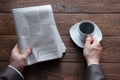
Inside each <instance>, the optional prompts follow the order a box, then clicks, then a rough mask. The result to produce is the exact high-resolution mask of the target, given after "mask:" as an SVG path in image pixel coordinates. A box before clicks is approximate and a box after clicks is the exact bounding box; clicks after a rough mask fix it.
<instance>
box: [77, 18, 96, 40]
mask: <svg viewBox="0 0 120 80" xmlns="http://www.w3.org/2000/svg"><path fill="white" fill-rule="evenodd" d="M78 31H79V33H80V35H81V39H82V40H86V37H87V35H91V36H93V35H94V32H95V23H94V22H92V21H89V20H83V21H81V22H80V24H79V29H78Z"/></svg>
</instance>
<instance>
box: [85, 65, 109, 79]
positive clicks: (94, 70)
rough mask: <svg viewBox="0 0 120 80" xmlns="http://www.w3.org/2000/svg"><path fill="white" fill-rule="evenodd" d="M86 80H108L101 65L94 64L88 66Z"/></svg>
mask: <svg viewBox="0 0 120 80" xmlns="http://www.w3.org/2000/svg"><path fill="white" fill-rule="evenodd" d="M86 80H107V79H106V77H105V75H104V72H103V70H102V68H101V67H100V65H97V64H92V65H90V66H88V68H87V72H86Z"/></svg>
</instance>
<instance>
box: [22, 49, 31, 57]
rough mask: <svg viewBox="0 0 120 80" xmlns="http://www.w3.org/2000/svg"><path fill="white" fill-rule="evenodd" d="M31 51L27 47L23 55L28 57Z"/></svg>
mask: <svg viewBox="0 0 120 80" xmlns="http://www.w3.org/2000/svg"><path fill="white" fill-rule="evenodd" d="M31 52H32V48H28V49H27V50H26V51H25V53H24V54H23V55H24V56H25V57H26V58H28V56H29V55H30V54H31Z"/></svg>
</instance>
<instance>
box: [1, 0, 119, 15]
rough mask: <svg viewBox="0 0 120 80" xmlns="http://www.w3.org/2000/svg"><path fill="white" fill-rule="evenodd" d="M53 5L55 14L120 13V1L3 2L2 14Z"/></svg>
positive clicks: (49, 0)
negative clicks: (12, 10) (16, 9)
mask: <svg viewBox="0 0 120 80" xmlns="http://www.w3.org/2000/svg"><path fill="white" fill-rule="evenodd" d="M46 4H51V5H52V6H53V10H54V12H64V13H65V12H74V13H78V12H83V13H111V12H120V1H119V0H109V1H107V0H24V1H23V0H12V1H11V0H2V1H0V12H11V9H13V8H20V7H29V6H39V5H46Z"/></svg>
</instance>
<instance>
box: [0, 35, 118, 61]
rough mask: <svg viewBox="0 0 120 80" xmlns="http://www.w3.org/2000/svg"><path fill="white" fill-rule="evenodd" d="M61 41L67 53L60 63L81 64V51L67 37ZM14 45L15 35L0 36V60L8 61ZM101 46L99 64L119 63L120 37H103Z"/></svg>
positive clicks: (63, 37) (15, 41)
mask: <svg viewBox="0 0 120 80" xmlns="http://www.w3.org/2000/svg"><path fill="white" fill-rule="evenodd" d="M108 38H109V39H108ZM62 39H63V41H64V43H65V45H66V47H67V51H66V53H65V54H64V56H63V59H61V61H68V62H79V61H80V62H83V61H84V60H83V55H82V49H80V48H79V47H77V46H76V45H75V44H74V43H73V41H72V40H71V38H70V37H69V36H62ZM16 43H17V39H16V36H15V35H1V36H0V45H1V46H0V60H2V61H8V60H9V56H10V54H11V50H12V48H13V47H14V45H15V44H16ZM101 44H102V46H103V52H102V57H101V62H120V58H119V57H120V54H119V53H120V48H119V47H120V36H104V37H103V40H102V42H101Z"/></svg>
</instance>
